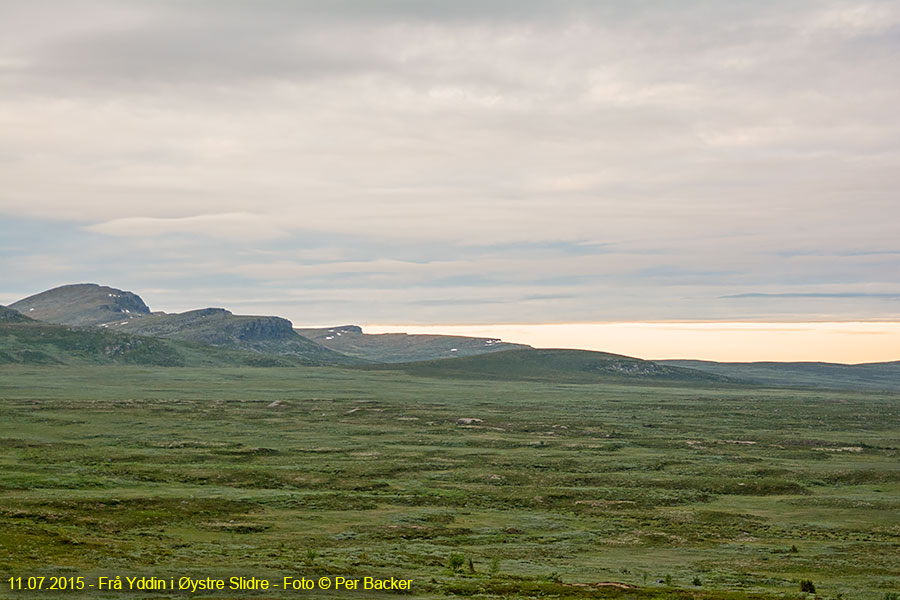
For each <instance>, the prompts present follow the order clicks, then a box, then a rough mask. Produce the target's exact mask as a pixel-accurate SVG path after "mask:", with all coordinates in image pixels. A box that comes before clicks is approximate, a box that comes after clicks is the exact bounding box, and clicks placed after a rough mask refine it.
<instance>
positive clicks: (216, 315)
mask: <svg viewBox="0 0 900 600" xmlns="http://www.w3.org/2000/svg"><path fill="white" fill-rule="evenodd" d="M110 327H111V328H115V329H116V330H118V331H124V332H128V333H134V334H139V335H147V336H153V337H162V338H169V339H173V340H180V341H185V342H195V343H198V344H206V345H209V346H219V347H225V348H233V349H238V350H243V351H247V352H257V353H260V354H277V355H286V356H295V357H299V358H302V359H304V360H307V361H310V362H313V363H316V364H334V365H338V364H348V365H349V364H360V363H362V362H364V361H361V360H359V359H356V358H352V357H348V356H344V355H343V354H340V353H338V352H335V351H333V350H330V349H328V348H326V347H324V346H320V345H319V344H317V343H315V342H313V341H311V340H309V339H307V338H305V337H303V336H301V335H300V334H298V333H297V332H296V331H294V329H293V327H292V326H291V322H290V321H288V320H287V319H282V318H281V317H265V316H248V315H234V314H232V313H231V312H230V311H227V310H225V309H223V308H204V309H200V310H192V311H188V312H184V313H176V314H166V313H152V314H149V315H143V316H140V317H137V318H134V319H129V320H127V321H123V322H120V323H116V324H113V325H110Z"/></svg>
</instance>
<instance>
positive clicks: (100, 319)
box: [10, 283, 365, 365]
mask: <svg viewBox="0 0 900 600" xmlns="http://www.w3.org/2000/svg"><path fill="white" fill-rule="evenodd" d="M10 307H11V308H14V309H16V310H17V311H19V312H20V313H22V314H24V315H27V316H29V317H33V318H34V319H37V320H40V321H45V322H48V323H55V324H62V325H73V326H86V325H95V326H98V327H100V328H104V329H109V330H117V331H122V332H125V333H130V334H135V335H142V336H152V337H158V338H167V339H173V340H178V341H182V342H193V343H196V344H205V345H208V346H217V347H223V348H231V349H234V350H241V351H246V352H256V353H259V354H274V355H281V356H293V357H296V358H298V359H300V360H301V361H303V362H304V363H305V364H316V365H351V364H361V363H364V362H365V361H363V360H360V359H356V358H353V357H348V356H345V355H343V354H341V353H339V352H335V351H333V350H329V349H328V348H326V347H324V346H321V345H319V344H317V343H315V342H313V341H311V340H309V339H307V338H304V337H303V336H301V335H300V334H298V333H297V332H295V331H294V330H293V327H292V326H291V322H290V321H288V320H287V319H282V318H280V317H269V316H246V315H234V314H232V313H231V312H229V311H227V310H225V309H222V308H204V309H200V310H192V311H188V312H185V313H178V314H166V313H162V312H154V313H151V312H150V309H149V307H148V306H147V305H146V304H145V303H144V301H143V300H142V299H141V298H140V296H138V295H137V294H134V293H132V292H126V291H123V290H119V289H116V288H111V287H106V286H100V285H97V284H93V283H82V284H75V285H65V286H62V287H58V288H54V289H52V290H48V291H46V292H41V293H40V294H35V295H34V296H29V297H28V298H24V299H22V300H19V301H18V302H16V303H14V304H12V305H10Z"/></svg>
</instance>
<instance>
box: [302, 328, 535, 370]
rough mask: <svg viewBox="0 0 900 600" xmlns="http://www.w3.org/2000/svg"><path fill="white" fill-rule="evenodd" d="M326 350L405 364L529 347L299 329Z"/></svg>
mask: <svg viewBox="0 0 900 600" xmlns="http://www.w3.org/2000/svg"><path fill="white" fill-rule="evenodd" d="M297 332H298V333H299V334H300V335H302V336H305V337H307V338H309V339H311V340H313V341H315V342H316V343H318V344H321V345H322V346H325V347H326V348H331V349H332V350H335V351H337V352H341V353H343V354H346V355H348V356H355V357H357V358H361V359H363V360H366V361H370V362H379V363H404V362H414V361H422V360H433V359H439V358H457V357H461V356H474V355H478V354H486V353H489V352H499V351H501V350H514V349H523V348H529V347H530V346H526V345H524V344H510V343H508V342H504V341H503V340H500V339H497V338H479V337H467V336H459V335H421V334H414V335H411V334H407V333H378V334H369V333H363V330H362V328H361V327H359V326H358V325H342V326H340V327H324V328H316V329H297Z"/></svg>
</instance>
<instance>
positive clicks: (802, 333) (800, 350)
mask: <svg viewBox="0 0 900 600" xmlns="http://www.w3.org/2000/svg"><path fill="white" fill-rule="evenodd" d="M363 331H365V332H366V333H396V332H405V333H410V334H415V333H423V334H445V335H465V336H474V337H494V338H500V339H502V340H503V341H506V342H518V343H522V344H529V345H531V346H534V347H536V348H577V349H582V350H598V351H602V352H613V353H615V354H625V355H628V356H635V357H639V358H645V359H651V360H652V359H656V360H661V359H674V358H693V359H701V360H715V361H720V362H753V361H779V362H787V361H816V362H837V363H849V364H855V363H866V362H888V361H896V360H900V322H885V321H882V322H824V323H816V322H805V323H800V322H798V323H785V322H779V323H748V322H707V321H704V322H658V323H652V322H645V323H563V324H552V323H541V324H518V325H365V326H363Z"/></svg>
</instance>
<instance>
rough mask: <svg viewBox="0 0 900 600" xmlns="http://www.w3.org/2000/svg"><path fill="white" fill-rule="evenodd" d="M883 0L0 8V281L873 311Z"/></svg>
mask: <svg viewBox="0 0 900 600" xmlns="http://www.w3.org/2000/svg"><path fill="white" fill-rule="evenodd" d="M898 72H900V4H898V3H897V2H896V1H886V2H877V1H876V2H865V1H852V2H831V1H809V2H800V1H797V2H792V1H789V0H788V1H785V0H778V1H771V2H769V1H754V2H744V1H734V2H724V1H718V2H714V1H707V2H704V1H690V2H689V1H683V2H670V1H663V0H660V1H658V2H640V1H636V2H620V1H609V2H600V1H583V2H576V1H560V0H552V1H551V0H546V1H532V0H503V1H500V0H494V1H490V0H481V1H469V0H453V1H447V0H441V1H430V0H394V1H391V0H386V1H381V2H369V1H362V0H360V1H356V2H353V1H347V0H345V1H340V0H338V1H336V0H328V1H325V0H322V1H320V2H307V1H298V0H290V1H289V0H283V1H274V0H270V1H265V0H263V1H259V0H257V1H253V2H250V1H243V2H238V1H228V0H209V1H190V0H178V1H175V0H172V1H161V0H153V1H150V0H144V1H137V0H109V1H94V0H79V1H77V2H72V1H68V0H65V1H62V0H60V1H52V2H51V1H42V0H29V1H28V2H22V1H18V0H0V303H8V302H11V301H13V300H15V299H18V298H20V297H22V296H25V295H28V294H31V293H34V292H37V291H40V290H43V289H46V288H49V287H54V286H56V285H61V284H65V283H75V282H83V281H92V282H97V283H102V284H106V285H111V286H114V287H120V288H125V289H129V290H132V291H134V292H136V293H138V294H140V295H141V296H142V297H143V298H144V299H145V300H146V301H147V302H148V304H150V306H151V308H153V309H157V310H167V311H175V310H184V309H189V308H196V307H200V306H208V305H213V306H225V307H228V308H230V309H232V310H234V311H235V312H252V313H266V314H281V315H283V316H286V317H289V318H291V319H292V320H293V321H294V322H295V323H297V324H309V325H312V324H336V323H348V322H357V323H378V322H381V323H423V324H427V323H544V322H587V321H597V322H600V321H618V320H642V321H646V320H672V319H690V320H707V319H709V320H769V321H771V320H817V319H830V320H852V319H863V320H865V319H882V320H891V319H898V318H900V308H898V307H900V281H898V274H900V197H898V190H900V148H898V142H900V110H898V106H900V77H898V76H897V74H898Z"/></svg>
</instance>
